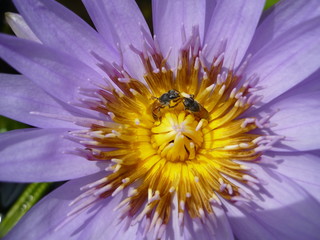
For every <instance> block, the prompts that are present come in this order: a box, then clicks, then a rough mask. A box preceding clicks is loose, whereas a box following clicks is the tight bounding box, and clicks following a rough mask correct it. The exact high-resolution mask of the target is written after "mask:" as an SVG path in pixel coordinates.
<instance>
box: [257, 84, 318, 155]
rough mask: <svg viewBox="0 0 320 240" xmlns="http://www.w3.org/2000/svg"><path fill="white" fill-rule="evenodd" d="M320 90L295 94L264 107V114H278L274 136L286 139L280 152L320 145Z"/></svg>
mask: <svg viewBox="0 0 320 240" xmlns="http://www.w3.org/2000/svg"><path fill="white" fill-rule="evenodd" d="M319 94H320V91H319V90H318V91H313V92H310V93H308V92H306V93H301V94H293V95H292V96H287V97H285V98H280V99H279V100H277V101H274V102H273V104H270V106H268V107H264V108H263V111H262V113H260V114H261V115H265V113H268V112H272V111H277V110H278V111H277V112H276V114H275V115H274V116H272V117H271V119H270V122H271V123H275V124H276V126H274V127H271V128H270V129H271V131H272V132H273V134H276V135H280V136H284V137H285V139H284V140H282V141H281V143H282V145H284V147H281V148H279V149H278V148H276V149H277V150H279V151H295V150H298V151H306V150H313V149H318V148H319V146H320V125H319V122H320V101H319Z"/></svg>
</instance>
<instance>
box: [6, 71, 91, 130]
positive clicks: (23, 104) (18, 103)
mask: <svg viewBox="0 0 320 240" xmlns="http://www.w3.org/2000/svg"><path fill="white" fill-rule="evenodd" d="M30 112H39V113H49V114H55V115H57V116H62V117H74V116H80V117H81V116H85V115H84V114H80V113H79V110H77V109H75V108H72V107H71V106H70V105H66V104H65V103H63V102H61V101H59V100H57V99H54V98H53V97H51V96H50V95H49V94H47V93H46V92H45V91H43V90H42V89H41V88H39V87H38V86H37V85H35V84H34V83H33V82H31V81H30V80H28V79H27V78H25V77H24V76H22V75H10V74H0V114H1V115H3V116H6V117H8V118H12V119H14V120H17V121H20V122H24V123H26V124H29V125H32V126H35V127H40V128H67V127H70V128H79V126H77V125H75V124H74V123H72V122H66V121H62V120H58V119H54V118H47V117H41V116H38V115H34V114H30Z"/></svg>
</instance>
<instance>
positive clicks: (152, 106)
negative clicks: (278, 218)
mask: <svg viewBox="0 0 320 240" xmlns="http://www.w3.org/2000/svg"><path fill="white" fill-rule="evenodd" d="M142 33H144V31H143V30H142ZM145 39H146V40H145V49H143V50H142V51H140V50H138V49H136V48H135V47H134V46H130V49H131V50H132V51H133V52H135V53H136V54H137V55H138V56H139V57H140V59H141V64H143V66H144V69H145V74H144V80H143V81H142V80H141V79H140V80H138V79H135V78H133V77H132V76H131V75H130V74H129V73H128V72H127V71H126V70H125V67H123V66H122V65H118V64H116V63H109V62H107V61H106V60H104V59H102V58H101V57H100V56H99V55H98V54H96V53H93V54H94V56H95V57H96V58H97V59H98V60H99V62H100V63H99V66H100V68H101V69H102V70H103V71H104V72H105V73H106V74H107V75H108V78H109V79H110V80H111V81H112V84H110V83H108V81H109V80H106V85H105V86H101V85H99V86H98V89H97V90H95V91H92V94H91V95H90V94H88V92H87V94H86V96H88V98H87V99H84V100H83V101H82V103H81V104H82V106H83V107H86V108H90V109H91V110H94V111H97V112H99V113H101V114H102V115H104V116H107V118H108V121H102V120H99V121H94V122H91V123H90V122H89V123H85V124H82V125H85V126H87V127H88V128H87V129H86V130H80V131H73V132H71V133H70V138H72V139H73V140H77V141H78V142H80V143H81V144H82V145H83V146H84V147H83V148H81V149H77V150H76V154H78V155H81V156H84V157H85V158H87V159H88V160H91V161H104V162H108V163H109V167H107V168H106V172H107V173H106V176H105V177H104V178H102V179H99V180H98V181H96V182H93V183H90V184H88V185H86V186H83V187H82V190H83V191H84V192H83V194H81V195H80V196H79V197H78V198H77V199H75V200H74V201H73V202H71V203H70V205H72V206H73V205H74V209H73V210H71V211H70V213H69V214H68V215H69V217H72V216H75V215H77V213H80V212H82V211H83V210H84V209H87V208H89V207H90V206H92V205H93V203H95V202H97V201H99V200H101V199H105V198H108V197H114V196H116V195H117V194H118V193H120V192H123V191H124V190H126V191H127V194H126V196H125V197H124V198H123V199H122V202H121V203H120V204H119V205H118V206H117V209H116V211H120V210H121V211H122V217H123V218H124V217H129V218H130V219H131V223H132V224H135V223H139V222H142V221H143V220H146V222H147V224H146V226H145V232H146V233H148V232H150V231H151V232H153V233H154V236H155V238H161V236H162V235H163V233H164V232H165V228H166V225H167V224H168V223H169V221H170V218H171V217H172V214H173V209H175V211H177V212H178V213H177V214H178V216H179V224H181V225H183V224H184V219H185V218H186V217H190V218H200V219H201V220H203V221H204V220H205V219H206V218H209V217H210V216H212V215H214V210H213V206H214V205H216V206H219V205H222V204H223V201H230V202H232V203H241V202H248V201H249V202H250V201H251V200H252V198H253V194H252V191H257V190H259V189H260V188H261V184H262V183H261V182H260V180H259V178H258V177H257V176H256V175H255V173H254V171H251V168H250V167H248V166H247V163H257V164H258V163H259V159H260V156H261V155H262V154H263V152H264V151H265V150H268V149H270V148H271V147H272V145H273V144H274V143H275V142H276V141H279V140H281V137H279V136H271V135H268V134H267V133H266V131H263V129H264V128H268V126H269V118H270V117H271V115H270V116H266V117H265V118H263V119H258V118H256V117H250V116H247V115H245V117H242V116H243V115H244V113H245V112H246V111H247V110H248V109H249V108H251V107H253V105H254V104H256V103H257V102H259V100H260V99H261V98H260V96H256V95H255V94H254V90H255V85H256V83H257V81H258V78H257V76H250V77H248V78H247V77H245V76H242V72H243V69H244V68H245V67H246V64H247V62H248V61H249V58H247V60H245V61H244V62H243V63H242V65H241V66H240V67H238V68H237V69H236V70H235V69H233V67H229V68H226V67H225V66H224V53H223V47H221V51H220V52H219V53H218V54H217V56H216V57H215V58H214V59H212V61H207V60H206V59H205V57H204V56H205V54H204V52H205V46H204V47H202V46H201V44H200V42H199V35H198V31H197V28H196V27H195V28H194V29H193V34H192V36H191V37H190V39H187V40H186V41H185V44H184V45H183V47H182V48H181V49H180V52H179V59H178V61H177V63H178V64H177V67H176V68H175V69H171V68H170V67H169V66H168V63H167V61H166V59H167V57H163V56H162V54H161V53H160V50H159V47H158V44H157V41H156V37H155V38H154V39H149V38H148V37H146V38H145ZM221 46H223V44H221ZM169 54H170V53H169ZM81 91H83V92H85V90H83V89H80V92H81Z"/></svg>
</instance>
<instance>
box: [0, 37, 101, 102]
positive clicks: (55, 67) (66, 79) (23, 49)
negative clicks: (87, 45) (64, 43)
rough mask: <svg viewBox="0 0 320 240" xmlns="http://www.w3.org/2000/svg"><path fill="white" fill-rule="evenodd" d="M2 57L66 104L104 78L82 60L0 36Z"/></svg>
mask: <svg viewBox="0 0 320 240" xmlns="http://www.w3.org/2000/svg"><path fill="white" fill-rule="evenodd" d="M0 55H1V57H3V59H4V60H6V61H7V62H8V63H10V64H11V65H12V66H13V67H14V68H16V69H17V70H18V71H19V72H21V73H22V74H24V75H25V76H26V77H27V78H29V79H30V80H32V81H34V82H35V83H36V84H37V85H39V86H40V87H41V88H43V89H44V90H45V91H47V92H48V93H49V94H51V95H53V96H54V97H57V98H58V99H60V100H62V101H64V102H69V101H70V102H74V101H77V100H78V98H79V94H78V90H79V87H84V88H88V87H90V84H91V83H90V81H89V80H93V81H96V82H97V81H98V82H99V81H102V80H101V76H100V75H99V74H98V73H97V72H95V71H94V70H93V69H91V68H90V67H88V66H87V65H85V64H83V63H82V62H80V61H79V60H77V59H75V58H73V57H71V56H70V55H67V54H65V53H62V52H59V51H57V50H54V49H52V48H49V47H46V46H44V45H42V44H38V43H35V42H31V41H28V40H24V39H19V38H16V37H12V36H9V35H3V34H1V35H0Z"/></svg>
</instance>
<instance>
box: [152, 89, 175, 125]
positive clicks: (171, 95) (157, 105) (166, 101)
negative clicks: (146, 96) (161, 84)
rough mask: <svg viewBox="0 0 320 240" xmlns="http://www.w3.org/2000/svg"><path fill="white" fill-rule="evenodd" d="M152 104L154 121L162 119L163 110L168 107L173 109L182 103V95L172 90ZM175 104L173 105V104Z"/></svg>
mask: <svg viewBox="0 0 320 240" xmlns="http://www.w3.org/2000/svg"><path fill="white" fill-rule="evenodd" d="M156 99H157V100H156V101H154V102H153V104H152V116H153V119H154V120H159V119H161V112H160V110H161V108H164V107H166V106H168V107H169V108H173V107H175V106H177V105H178V104H179V103H180V102H181V96H180V93H179V92H178V91H177V90H174V89H171V90H169V91H168V92H166V93H164V94H162V95H161V96H160V97H159V98H156ZM172 102H173V103H174V104H173V105H171V103H172Z"/></svg>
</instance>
